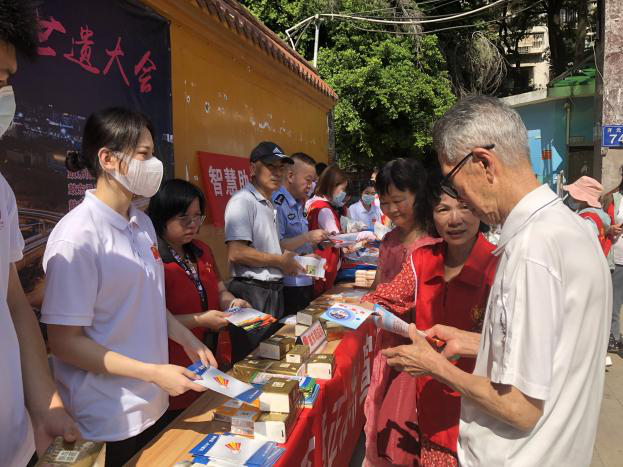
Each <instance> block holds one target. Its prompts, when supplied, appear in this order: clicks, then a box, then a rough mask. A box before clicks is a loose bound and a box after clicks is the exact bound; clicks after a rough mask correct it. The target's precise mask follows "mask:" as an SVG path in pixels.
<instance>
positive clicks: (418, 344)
mask: <svg viewBox="0 0 623 467" xmlns="http://www.w3.org/2000/svg"><path fill="white" fill-rule="evenodd" d="M409 337H410V338H411V344H409V345H399V346H397V347H392V348H390V349H385V350H383V351H382V354H383V356H384V357H385V358H387V364H388V365H389V366H391V367H392V368H394V369H396V370H397V371H405V372H407V373H409V374H410V375H411V376H422V375H427V374H430V373H431V369H432V368H434V366H435V362H436V361H438V360H439V359H440V358H443V357H442V356H441V354H439V353H437V352H436V351H435V350H434V349H433V347H431V345H430V344H429V343H428V342H427V341H426V339H425V338H424V337H422V336H421V335H420V334H418V331H417V328H416V327H415V324H413V323H411V324H410V325H409Z"/></svg>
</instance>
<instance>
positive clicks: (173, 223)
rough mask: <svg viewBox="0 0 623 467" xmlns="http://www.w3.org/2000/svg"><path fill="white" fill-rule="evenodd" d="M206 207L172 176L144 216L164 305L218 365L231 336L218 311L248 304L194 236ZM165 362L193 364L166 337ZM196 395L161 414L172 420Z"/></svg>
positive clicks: (177, 400)
mask: <svg viewBox="0 0 623 467" xmlns="http://www.w3.org/2000/svg"><path fill="white" fill-rule="evenodd" d="M204 209H205V199H204V196H203V193H202V192H201V190H199V189H198V188H197V187H196V186H195V185H193V184H192V183H189V182H187V181H185V180H179V179H173V180H168V181H166V182H164V183H163V184H162V185H161V186H160V190H159V191H158V193H156V195H155V196H153V197H152V198H151V200H150V202H149V208H148V214H149V216H150V217H151V220H152V222H153V224H154V228H155V229H156V233H157V234H158V250H159V252H160V256H161V258H162V261H163V263H164V280H165V296H166V304H167V309H168V310H169V311H170V312H171V313H173V314H174V315H175V317H176V318H177V319H178V320H179V321H180V322H181V323H182V324H183V325H184V326H186V327H187V328H189V329H191V330H192V332H193V334H195V336H197V337H198V338H199V339H201V340H202V341H203V342H206V343H207V344H208V346H209V347H211V348H212V349H215V350H217V352H216V358H217V360H219V367H221V364H222V363H225V364H226V363H227V353H228V352H227V350H228V349H226V348H225V347H226V346H227V345H228V337H229V336H228V335H226V331H224V330H222V329H223V328H224V327H225V326H227V324H228V322H227V320H226V319H225V318H226V317H227V314H226V313H224V312H222V311H220V310H227V309H229V308H231V307H236V306H238V307H250V305H249V304H248V303H247V302H246V301H244V300H241V299H237V298H236V297H234V296H233V295H232V294H231V293H230V292H229V291H228V290H227V289H226V288H225V284H224V283H223V281H222V279H221V275H220V273H219V270H218V267H217V265H216V261H215V260H214V256H213V255H212V250H210V247H209V246H208V245H206V244H205V243H203V242H201V241H199V240H197V239H196V238H195V237H196V236H197V233H198V232H199V228H200V227H201V224H203V221H204V219H205V216H204V212H205V211H204ZM219 330H221V333H220V336H219ZM224 333H225V334H224ZM219 337H222V339H218V338H219ZM217 340H218V341H219V342H218V348H217ZM223 341H225V342H223ZM169 361H170V362H171V363H172V364H175V365H180V366H188V365H190V364H191V363H193V362H191V361H190V360H189V358H188V357H187V356H186V353H185V352H184V349H183V348H182V347H181V346H180V345H179V344H176V343H175V342H173V341H172V340H170V339H169ZM198 396H199V393H190V391H189V392H187V393H184V394H182V395H181V396H177V397H171V398H169V410H168V412H167V414H166V415H165V416H166V417H169V418H170V419H171V420H172V419H173V418H175V417H176V416H177V415H179V413H180V412H181V411H182V410H183V409H185V408H186V407H188V406H189V405H190V404H191V403H192V402H193V401H194V400H195V399H196V398H197V397H198Z"/></svg>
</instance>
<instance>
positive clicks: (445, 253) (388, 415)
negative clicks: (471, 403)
mask: <svg viewBox="0 0 623 467" xmlns="http://www.w3.org/2000/svg"><path fill="white" fill-rule="evenodd" d="M434 191H435V193H434V198H436V200H437V202H436V203H434V204H433V205H434V206H435V207H434V209H433V222H434V226H435V229H436V230H437V233H438V234H439V235H440V236H441V238H442V239H443V242H442V243H438V244H435V245H429V246H424V247H421V248H419V249H417V250H416V251H414V252H413V253H412V254H411V257H410V258H409V259H408V260H407V261H406V262H405V263H404V265H403V267H402V270H401V271H400V273H399V274H398V275H397V276H396V277H395V278H394V280H393V281H391V282H390V283H388V284H380V285H379V286H378V287H377V288H376V290H375V291H374V292H372V293H370V294H368V295H367V296H365V297H364V300H367V301H370V302H373V303H378V304H380V305H382V306H383V307H385V308H386V309H387V310H389V311H391V312H392V313H394V314H396V315H397V316H400V317H401V318H402V319H403V320H405V321H407V322H412V323H415V324H416V326H417V327H418V328H419V329H428V328H430V327H432V326H433V325H435V324H447V325H452V326H455V327H457V328H460V329H465V330H469V331H479V330H480V327H481V326H482V319H483V317H484V310H485V306H486V302H487V297H488V294H489V289H490V286H491V283H492V281H493V275H494V274H495V267H496V264H497V258H496V257H495V256H493V255H492V254H491V253H492V251H493V249H494V247H493V245H491V244H490V243H489V242H487V241H486V240H485V238H484V237H483V235H482V234H481V233H479V225H480V222H479V220H478V218H477V217H476V216H475V215H474V214H473V213H472V211H471V210H470V209H469V207H467V206H466V205H465V204H464V203H463V202H461V201H460V200H455V199H453V198H451V197H449V196H448V195H446V194H441V192H440V190H439V188H438V187H436V189H435V190H434ZM403 341H404V343H405V344H407V343H409V342H408V339H404V338H403ZM474 363H475V361H474V360H473V359H465V358H462V359H460V360H459V361H458V362H457V365H458V366H460V367H461V368H462V369H463V370H465V371H469V372H471V371H472V370H473V366H474ZM390 378H391V380H392V383H391V389H392V393H391V394H388V395H387V397H386V399H385V401H384V403H383V406H382V407H381V411H380V412H381V413H380V414H379V416H378V417H379V421H381V422H384V429H383V432H381V433H379V437H381V438H384V439H385V442H386V443H387V449H386V454H385V458H386V460H387V461H389V462H391V463H392V464H393V465H432V466H446V465H448V466H455V465H458V464H457V458H456V443H457V437H458V423H459V416H460V407H461V405H460V396H459V395H458V394H457V393H455V392H453V391H452V389H450V388H449V387H447V386H445V385H443V384H441V383H438V382H437V381H434V380H432V379H431V378H429V377H419V378H413V377H411V376H410V375H408V374H407V373H398V372H396V371H394V370H392V373H391V376H390ZM416 406H417V410H416V409H415V408H416ZM414 431H415V432H416V433H417V436H414V435H413V434H412V433H413V432H414ZM418 437H419V441H418V440H417V438H418Z"/></svg>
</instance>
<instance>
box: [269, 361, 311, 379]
mask: <svg viewBox="0 0 623 467" xmlns="http://www.w3.org/2000/svg"><path fill="white" fill-rule="evenodd" d="M266 372H267V373H272V374H274V375H285V376H305V364H304V363H289V362H275V363H273V364H272V365H271V366H270V368H268V370H266Z"/></svg>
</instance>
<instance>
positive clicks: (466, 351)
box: [424, 324, 480, 359]
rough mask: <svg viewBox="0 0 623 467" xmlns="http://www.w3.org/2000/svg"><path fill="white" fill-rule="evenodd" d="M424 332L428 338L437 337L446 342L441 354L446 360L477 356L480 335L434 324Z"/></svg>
mask: <svg viewBox="0 0 623 467" xmlns="http://www.w3.org/2000/svg"><path fill="white" fill-rule="evenodd" d="M424 332H425V333H426V335H427V336H429V337H438V338H439V339H441V340H443V341H445V342H446V347H445V348H444V349H443V352H442V353H441V354H442V355H443V356H444V357H446V358H449V359H456V358H457V357H458V356H464V357H475V356H476V355H478V350H479V348H480V334H477V333H475V332H469V331H463V330H462V329H457V328H453V327H452V326H444V325H443V324H436V325H434V326H433V327H432V328H430V329H427V330H426V331H424Z"/></svg>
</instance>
